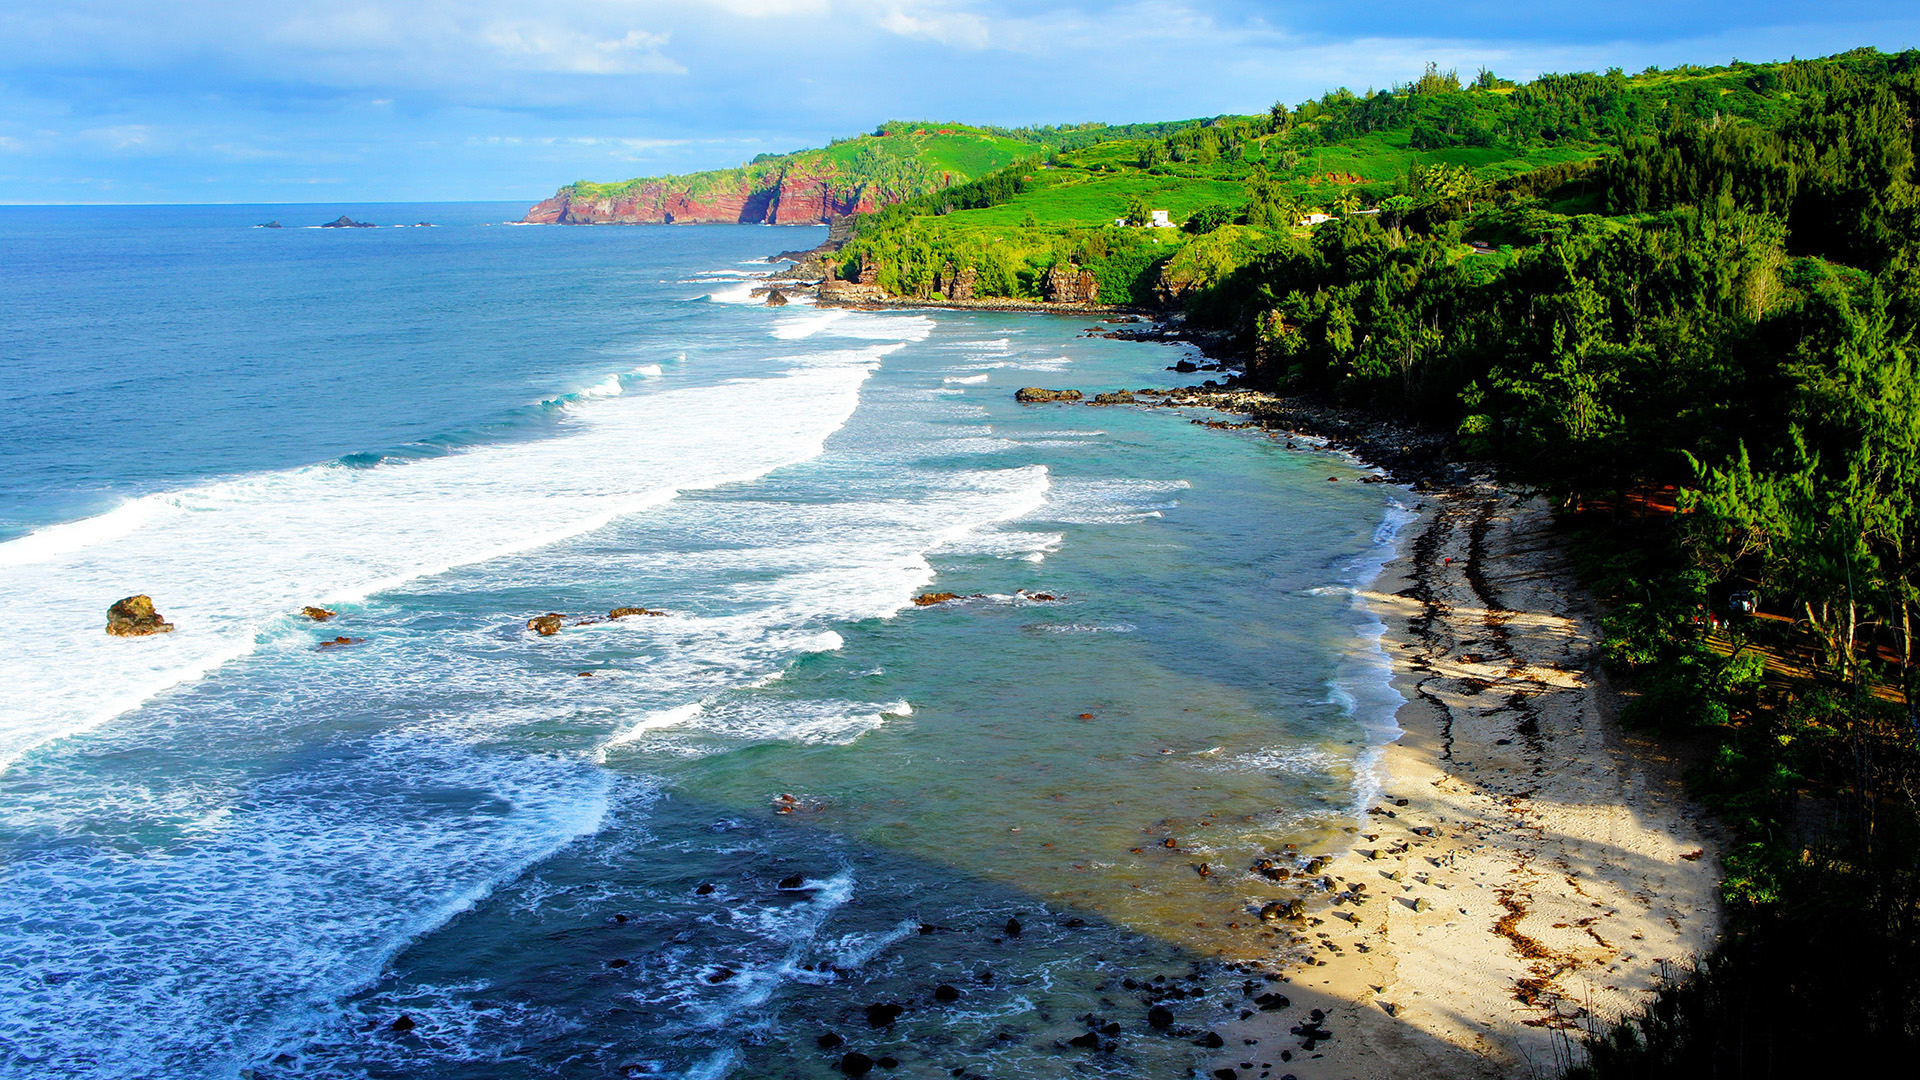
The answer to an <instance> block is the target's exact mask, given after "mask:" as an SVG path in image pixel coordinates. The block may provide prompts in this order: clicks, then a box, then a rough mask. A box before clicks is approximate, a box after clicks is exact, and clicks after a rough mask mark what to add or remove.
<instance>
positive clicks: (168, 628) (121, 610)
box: [107, 593, 173, 637]
mask: <svg viewBox="0 0 1920 1080" xmlns="http://www.w3.org/2000/svg"><path fill="white" fill-rule="evenodd" d="M107 633H109V634H112V635H113V636H114V637H145V636H146V635H148V634H171V633H173V624H172V623H170V622H168V621H167V620H165V619H163V618H161V617H160V613H159V612H157V611H155V610H153V597H151V596H147V595H145V594H144V593H143V594H141V595H139V596H129V597H127V598H126V599H125V600H119V601H116V602H115V603H114V605H113V606H112V607H110V608H108V609H107Z"/></svg>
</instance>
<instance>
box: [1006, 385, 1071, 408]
mask: <svg viewBox="0 0 1920 1080" xmlns="http://www.w3.org/2000/svg"><path fill="white" fill-rule="evenodd" d="M1013 400H1015V401H1018V402H1021V403H1023V404H1027V405H1036V404H1039V403H1041V402H1047V401H1079V400H1080V391H1078V390H1049V389H1047V388H1046V387H1044V386H1023V387H1021V388H1020V389H1018V390H1015V391H1014V392H1013Z"/></svg>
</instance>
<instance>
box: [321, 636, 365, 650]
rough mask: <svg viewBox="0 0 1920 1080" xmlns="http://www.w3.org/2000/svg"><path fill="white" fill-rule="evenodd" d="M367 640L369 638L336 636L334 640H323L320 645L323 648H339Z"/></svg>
mask: <svg viewBox="0 0 1920 1080" xmlns="http://www.w3.org/2000/svg"><path fill="white" fill-rule="evenodd" d="M365 640H367V639H366V638H357V637H337V638H334V639H333V640H332V641H323V642H321V643H320V645H319V647H320V648H322V649H338V648H340V647H342V646H344V645H358V644H360V643H361V642H362V641H365Z"/></svg>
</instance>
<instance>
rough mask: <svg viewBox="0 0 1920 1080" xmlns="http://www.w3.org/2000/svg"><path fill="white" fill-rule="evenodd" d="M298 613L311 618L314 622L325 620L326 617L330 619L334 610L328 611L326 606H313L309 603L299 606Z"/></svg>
mask: <svg viewBox="0 0 1920 1080" xmlns="http://www.w3.org/2000/svg"><path fill="white" fill-rule="evenodd" d="M300 614H302V615H305V616H306V617H307V618H309V619H312V620H313V621H314V622H326V621H327V620H328V619H331V618H333V616H334V612H331V611H328V610H327V609H326V608H323V607H314V606H313V605H311V604H309V605H307V606H306V607H303V608H301V609H300Z"/></svg>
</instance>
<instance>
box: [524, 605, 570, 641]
mask: <svg viewBox="0 0 1920 1080" xmlns="http://www.w3.org/2000/svg"><path fill="white" fill-rule="evenodd" d="M565 621H566V618H565V616H563V615H561V614H560V613H559V612H557V611H549V612H547V613H546V614H545V615H535V616H534V617H533V618H531V619H528V620H527V629H529V630H531V631H533V632H534V633H536V634H539V635H540V636H541V637H552V636H553V635H555V634H557V633H559V632H560V627H561V624H562V623H564V622H565Z"/></svg>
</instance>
